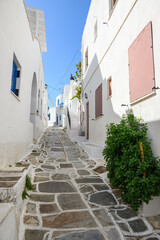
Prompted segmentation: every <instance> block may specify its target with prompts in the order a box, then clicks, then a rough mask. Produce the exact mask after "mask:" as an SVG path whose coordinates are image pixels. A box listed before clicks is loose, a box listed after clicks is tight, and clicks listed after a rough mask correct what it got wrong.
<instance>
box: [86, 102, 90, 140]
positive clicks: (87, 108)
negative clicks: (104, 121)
mask: <svg viewBox="0 0 160 240" xmlns="http://www.w3.org/2000/svg"><path fill="white" fill-rule="evenodd" d="M86 113H87V140H88V139H89V102H87V103H86Z"/></svg>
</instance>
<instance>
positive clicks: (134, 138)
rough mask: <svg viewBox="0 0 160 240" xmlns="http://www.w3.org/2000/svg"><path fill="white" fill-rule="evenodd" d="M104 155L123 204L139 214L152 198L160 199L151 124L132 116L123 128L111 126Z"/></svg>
mask: <svg viewBox="0 0 160 240" xmlns="http://www.w3.org/2000/svg"><path fill="white" fill-rule="evenodd" d="M140 143H142V146H143V156H144V159H143V161H142V151H141V149H140ZM103 155H104V158H105V160H106V162H107V170H108V178H109V179H110V182H111V184H112V185H113V186H115V187H119V188H120V190H121V193H122V198H123V200H124V201H126V202H128V203H129V204H130V205H131V207H132V208H133V209H134V210H135V211H137V210H138V209H139V207H140V205H141V204H142V202H145V203H148V202H149V200H150V199H151V198H152V196H156V195H160V165H159V159H158V158H155V157H154V156H153V153H152V150H151V141H150V140H149V139H148V138H147V124H145V123H142V121H141V119H138V118H136V117H135V116H134V115H133V114H132V113H130V114H128V115H125V116H123V118H122V120H121V122H120V123H119V124H114V123H111V124H110V125H109V126H107V139H106V142H105V148H104V151H103Z"/></svg>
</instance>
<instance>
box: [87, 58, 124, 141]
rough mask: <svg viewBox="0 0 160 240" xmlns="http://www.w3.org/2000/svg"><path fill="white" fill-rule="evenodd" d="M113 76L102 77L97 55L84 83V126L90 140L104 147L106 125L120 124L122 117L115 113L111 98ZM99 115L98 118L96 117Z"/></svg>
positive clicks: (90, 65)
mask: <svg viewBox="0 0 160 240" xmlns="http://www.w3.org/2000/svg"><path fill="white" fill-rule="evenodd" d="M104 71H105V70H104ZM111 75H112V72H110V73H109V75H108V76H106V78H104V77H102V70H101V66H99V64H98V58H97V55H96V54H95V55H94V57H93V59H92V61H91V63H90V64H89V67H88V69H87V72H86V76H85V82H83V100H84V101H83V103H84V109H85V120H84V122H83V124H84V125H85V126H86V129H85V130H86V136H87V137H88V139H89V140H91V141H93V142H95V143H97V144H100V145H104V142H105V139H106V125H107V124H109V123H111V122H114V123H119V122H120V120H121V117H120V116H119V115H118V114H117V113H115V111H114V108H113V105H112V98H111V97H109V89H108V81H107V79H108V78H109V77H110V76H111ZM103 76H104V74H103ZM101 84H102V88H101V86H100V85H101ZM98 88H99V89H100V90H99V89H98ZM87 103H89V112H88V111H87V109H88V108H87ZM97 115H98V117H96V116H97Z"/></svg>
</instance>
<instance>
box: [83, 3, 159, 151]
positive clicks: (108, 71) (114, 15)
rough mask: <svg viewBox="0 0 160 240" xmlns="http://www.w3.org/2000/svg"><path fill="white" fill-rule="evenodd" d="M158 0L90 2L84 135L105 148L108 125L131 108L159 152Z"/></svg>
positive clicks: (85, 48)
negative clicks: (144, 126)
mask: <svg viewBox="0 0 160 240" xmlns="http://www.w3.org/2000/svg"><path fill="white" fill-rule="evenodd" d="M159 10H160V1H159V0H154V1H150V0H130V1H123V0H101V1H99V0H92V2H91V6H90V9H89V13H88V17H87V21H86V25H85V28H84V33H83V37H82V77H83V80H82V92H83V94H82V109H83V111H84V112H85V118H84V120H83V125H84V130H85V132H86V138H87V139H89V140H90V141H91V142H94V143H96V144H99V145H101V146H104V142H105V139H106V125H107V124H109V123H111V122H114V123H119V121H120V120H121V118H122V115H123V114H126V113H128V112H129V111H130V110H131V109H132V110H133V113H134V115H135V116H137V117H141V118H142V119H143V120H144V121H145V122H146V123H147V124H148V128H149V131H148V135H149V137H150V138H151V139H152V149H153V152H154V154H155V155H156V156H158V155H160V148H159V143H160V112H159V110H158V109H159V102H160V90H159V87H160V68H159V62H160V45H159V40H158V36H159V34H160V28H159V23H160V16H159Z"/></svg>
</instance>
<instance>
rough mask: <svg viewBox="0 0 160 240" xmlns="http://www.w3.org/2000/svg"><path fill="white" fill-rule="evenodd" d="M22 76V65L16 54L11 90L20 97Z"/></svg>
mask: <svg viewBox="0 0 160 240" xmlns="http://www.w3.org/2000/svg"><path fill="white" fill-rule="evenodd" d="M20 77H21V66H20V64H19V62H18V60H17V58H16V56H15V55H14V57H13V66H12V82H11V92H13V93H14V94H15V95H16V96H17V97H19V89H20Z"/></svg>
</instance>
